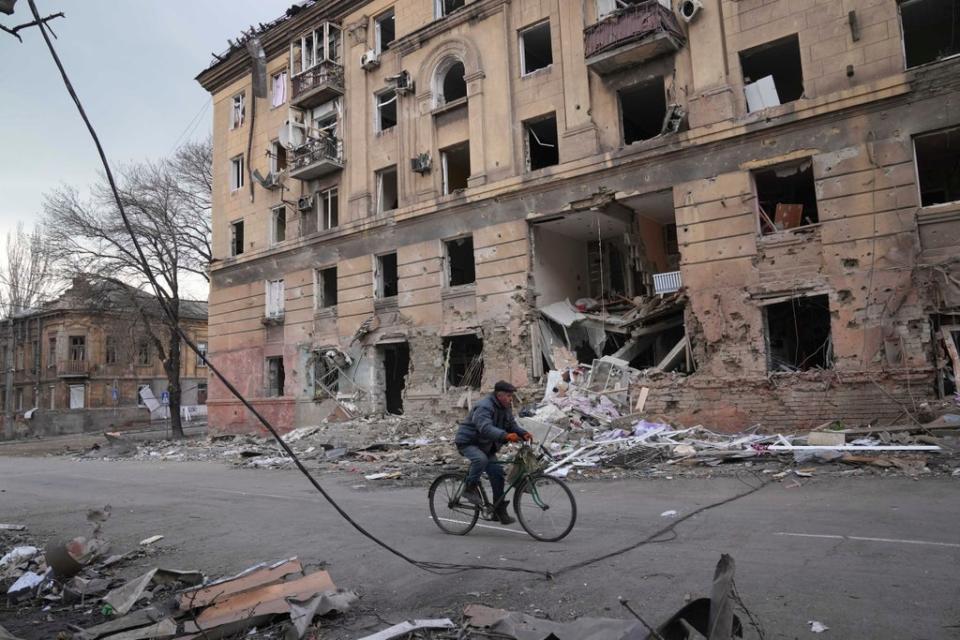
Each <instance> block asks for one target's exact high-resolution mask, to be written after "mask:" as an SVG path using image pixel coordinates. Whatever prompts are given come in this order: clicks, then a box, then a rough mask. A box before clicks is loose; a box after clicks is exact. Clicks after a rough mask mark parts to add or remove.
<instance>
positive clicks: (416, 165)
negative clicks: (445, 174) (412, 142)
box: [410, 153, 433, 175]
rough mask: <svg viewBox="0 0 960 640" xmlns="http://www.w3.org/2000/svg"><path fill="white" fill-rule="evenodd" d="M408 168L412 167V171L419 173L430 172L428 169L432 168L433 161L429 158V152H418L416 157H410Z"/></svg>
mask: <svg viewBox="0 0 960 640" xmlns="http://www.w3.org/2000/svg"><path fill="white" fill-rule="evenodd" d="M410 168H411V169H413V171H414V173H419V174H420V175H423V174H425V173H430V170H431V169H432V168H433V161H432V160H431V159H430V154H429V153H420V154H417V156H416V157H414V158H410Z"/></svg>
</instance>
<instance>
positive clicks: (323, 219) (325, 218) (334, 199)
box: [317, 188, 340, 231]
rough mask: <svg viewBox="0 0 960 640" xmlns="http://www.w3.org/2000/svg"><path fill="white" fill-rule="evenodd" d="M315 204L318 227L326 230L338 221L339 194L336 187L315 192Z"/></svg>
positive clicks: (334, 225)
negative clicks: (318, 221)
mask: <svg viewBox="0 0 960 640" xmlns="http://www.w3.org/2000/svg"><path fill="white" fill-rule="evenodd" d="M317 204H318V207H317V209H318V211H317V214H318V215H319V219H320V229H322V230H323V231H327V230H330V229H333V228H335V227H336V226H337V225H338V224H339V223H340V215H339V211H340V196H339V192H338V191H337V189H336V188H334V189H327V190H326V191H321V192H320V193H319V194H317Z"/></svg>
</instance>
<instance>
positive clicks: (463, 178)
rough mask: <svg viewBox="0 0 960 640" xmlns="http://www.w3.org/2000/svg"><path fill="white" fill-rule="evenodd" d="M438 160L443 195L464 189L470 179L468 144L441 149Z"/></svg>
mask: <svg viewBox="0 0 960 640" xmlns="http://www.w3.org/2000/svg"><path fill="white" fill-rule="evenodd" d="M440 159H441V161H442V164H443V187H442V188H443V194H444V195H448V194H451V193H456V192H457V191H462V190H464V189H466V188H467V180H468V179H469V178H470V144H469V143H466V142H464V143H463V144H458V145H455V146H452V147H448V148H446V149H442V150H441V151H440Z"/></svg>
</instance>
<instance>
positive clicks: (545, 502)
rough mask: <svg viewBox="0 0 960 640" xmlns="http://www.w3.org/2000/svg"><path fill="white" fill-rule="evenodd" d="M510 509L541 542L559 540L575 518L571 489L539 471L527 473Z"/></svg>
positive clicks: (521, 524)
mask: <svg viewBox="0 0 960 640" xmlns="http://www.w3.org/2000/svg"><path fill="white" fill-rule="evenodd" d="M513 509H514V511H515V512H516V514H517V519H518V520H520V526H522V527H523V529H524V531H526V532H527V533H529V534H530V535H531V536H533V537H534V538H536V539H537V540H542V541H544V542H556V541H557V540H562V539H563V538H565V537H566V536H567V534H568V533H570V531H571V530H572V529H573V525H574V523H576V521H577V503H576V501H575V500H574V499H573V492H571V491H570V489H569V488H568V487H567V485H566V484H564V483H563V481H561V480H558V479H557V478H554V477H553V476H547V475H543V474H537V475H532V476H529V477H528V478H527V479H526V481H525V482H524V483H523V485H522V486H521V487H519V488H518V489H517V493H516V496H515V497H514V501H513Z"/></svg>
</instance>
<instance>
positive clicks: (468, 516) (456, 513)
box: [427, 473, 480, 536]
mask: <svg viewBox="0 0 960 640" xmlns="http://www.w3.org/2000/svg"><path fill="white" fill-rule="evenodd" d="M465 477H466V476H465V475H464V474H462V473H444V474H442V475H440V476H438V477H437V479H436V480H434V481H433V484H431V485H430V492H429V494H427V495H428V497H429V499H430V516H431V517H432V518H433V521H434V522H436V523H437V526H438V527H440V530H441V531H443V532H444V533H449V534H451V535H454V536H463V535H466V534H468V533H469V532H470V530H471V529H473V525H475V524H477V518H479V517H480V509H479V508H478V507H475V506H473V505H472V504H470V503H469V502H467V501H466V500H465V499H463V497H462V496H461V494H462V493H463V488H464V483H463V480H464V478H465Z"/></svg>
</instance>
